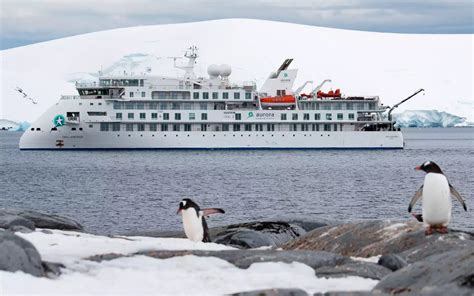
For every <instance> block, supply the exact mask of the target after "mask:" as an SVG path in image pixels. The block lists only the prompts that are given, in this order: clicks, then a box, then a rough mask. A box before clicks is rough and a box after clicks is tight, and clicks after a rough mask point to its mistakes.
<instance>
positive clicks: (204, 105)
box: [199, 103, 207, 110]
mask: <svg viewBox="0 0 474 296" xmlns="http://www.w3.org/2000/svg"><path fill="white" fill-rule="evenodd" d="M199 108H200V109H201V110H207V103H200V104H199Z"/></svg>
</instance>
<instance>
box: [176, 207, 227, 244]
mask: <svg viewBox="0 0 474 296" xmlns="http://www.w3.org/2000/svg"><path fill="white" fill-rule="evenodd" d="M180 213H181V214H182V216H183V227H184V233H185V234H186V236H187V237H188V238H189V239H190V240H192V241H195V242H205V243H207V242H210V241H211V237H210V236H209V228H208V227H207V223H206V219H205V218H207V217H208V216H209V215H211V214H217V213H221V214H224V213H225V211H224V210H223V209H218V208H210V209H201V208H199V206H198V205H197V204H196V203H195V202H194V201H192V200H191V199H189V198H185V199H183V200H182V201H181V202H180V203H179V208H178V212H176V214H180Z"/></svg>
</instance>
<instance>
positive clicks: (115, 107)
mask: <svg viewBox="0 0 474 296" xmlns="http://www.w3.org/2000/svg"><path fill="white" fill-rule="evenodd" d="M114 109H122V102H114Z"/></svg>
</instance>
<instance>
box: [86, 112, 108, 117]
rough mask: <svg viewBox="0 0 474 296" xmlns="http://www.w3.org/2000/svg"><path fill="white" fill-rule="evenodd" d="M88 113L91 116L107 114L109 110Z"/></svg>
mask: <svg viewBox="0 0 474 296" xmlns="http://www.w3.org/2000/svg"><path fill="white" fill-rule="evenodd" d="M87 115H89V116H105V115H107V112H87Z"/></svg>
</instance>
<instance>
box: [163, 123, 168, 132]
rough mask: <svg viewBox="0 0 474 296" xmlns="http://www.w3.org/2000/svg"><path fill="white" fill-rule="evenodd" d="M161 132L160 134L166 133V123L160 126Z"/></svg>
mask: <svg viewBox="0 0 474 296" xmlns="http://www.w3.org/2000/svg"><path fill="white" fill-rule="evenodd" d="M161 131H162V132H166V131H168V124H166V123H163V124H161Z"/></svg>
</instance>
